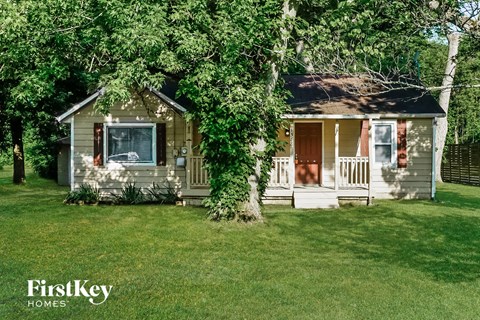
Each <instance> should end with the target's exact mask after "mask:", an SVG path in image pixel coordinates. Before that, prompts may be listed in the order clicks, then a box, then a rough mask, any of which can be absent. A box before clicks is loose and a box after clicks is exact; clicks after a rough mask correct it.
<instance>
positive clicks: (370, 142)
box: [368, 118, 374, 205]
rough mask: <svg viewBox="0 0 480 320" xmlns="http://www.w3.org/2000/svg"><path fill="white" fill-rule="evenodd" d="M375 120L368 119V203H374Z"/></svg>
mask: <svg viewBox="0 0 480 320" xmlns="http://www.w3.org/2000/svg"><path fill="white" fill-rule="evenodd" d="M372 130H373V121H372V119H371V118H370V119H368V205H371V204H372V176H373V173H372V171H373V156H372V155H373V152H374V151H373V140H372V137H373V134H372Z"/></svg>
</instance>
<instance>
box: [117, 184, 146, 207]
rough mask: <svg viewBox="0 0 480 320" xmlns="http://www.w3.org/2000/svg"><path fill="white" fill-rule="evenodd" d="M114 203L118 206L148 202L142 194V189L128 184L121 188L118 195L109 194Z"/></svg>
mask: <svg viewBox="0 0 480 320" xmlns="http://www.w3.org/2000/svg"><path fill="white" fill-rule="evenodd" d="M111 195H112V197H113V198H114V202H115V203H118V204H139V203H143V202H146V200H148V199H147V198H146V197H145V195H144V194H143V192H142V188H137V187H136V186H135V182H134V183H128V184H127V185H125V186H124V187H123V188H122V191H121V193H120V194H115V193H112V194H111Z"/></svg>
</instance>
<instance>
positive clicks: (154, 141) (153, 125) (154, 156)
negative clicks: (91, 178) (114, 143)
mask: <svg viewBox="0 0 480 320" xmlns="http://www.w3.org/2000/svg"><path fill="white" fill-rule="evenodd" d="M109 128H150V129H151V130H152V161H151V162H130V161H113V160H109V159H108V129H109ZM156 129H157V124H156V123H148V122H145V123H104V124H103V150H105V160H104V163H105V165H109V164H115V163H118V164H122V165H124V166H135V167H136V166H150V167H151V166H157V152H156V150H157V130H156Z"/></svg>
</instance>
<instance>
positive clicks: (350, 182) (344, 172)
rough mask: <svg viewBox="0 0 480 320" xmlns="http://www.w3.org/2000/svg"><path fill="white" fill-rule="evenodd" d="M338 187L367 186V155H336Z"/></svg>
mask: <svg viewBox="0 0 480 320" xmlns="http://www.w3.org/2000/svg"><path fill="white" fill-rule="evenodd" d="M338 161H339V163H340V174H339V177H338V178H339V187H340V188H368V183H369V181H368V180H369V178H368V177H369V165H368V157H338Z"/></svg>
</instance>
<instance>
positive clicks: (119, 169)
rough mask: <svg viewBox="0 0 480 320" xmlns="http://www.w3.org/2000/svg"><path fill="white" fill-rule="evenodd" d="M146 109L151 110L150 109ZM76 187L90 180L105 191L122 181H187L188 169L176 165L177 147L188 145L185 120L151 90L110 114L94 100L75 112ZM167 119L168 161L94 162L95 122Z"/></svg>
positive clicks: (148, 183)
mask: <svg viewBox="0 0 480 320" xmlns="http://www.w3.org/2000/svg"><path fill="white" fill-rule="evenodd" d="M147 109H148V110H149V111H147ZM74 119H75V121H74V124H73V125H74V130H75V135H74V137H75V138H74V139H75V141H74V145H75V155H74V168H75V172H74V187H75V188H78V187H79V186H80V185H81V184H82V183H88V184H91V185H94V186H96V187H98V188H101V189H102V192H103V193H109V192H118V191H119V190H120V189H121V188H122V186H123V185H125V184H126V183H129V182H135V183H136V186H137V187H144V188H146V187H149V186H151V185H152V183H153V182H157V183H161V182H163V181H165V179H168V180H169V181H171V182H172V185H175V186H176V187H177V188H181V187H182V186H185V185H186V182H185V169H184V168H176V167H175V158H174V156H173V152H174V149H177V150H178V149H180V148H181V147H182V146H185V120H184V119H183V118H182V117H181V116H179V115H178V114H176V113H175V112H173V110H171V109H170V108H168V107H167V106H166V105H164V104H163V103H162V102H161V101H160V100H159V99H158V98H157V97H156V96H154V95H152V94H151V93H149V92H146V93H144V94H143V99H142V98H140V97H139V96H136V95H134V96H133V97H132V99H131V100H129V101H127V102H125V103H118V104H116V105H114V106H113V107H112V108H111V109H110V114H109V115H108V116H103V115H101V114H100V113H98V112H96V111H95V110H94V107H93V104H91V105H89V106H87V107H85V108H83V109H82V110H81V111H80V112H78V113H77V114H76V115H75V116H74ZM152 122H154V123H166V131H167V132H166V133H167V165H166V166H162V167H160V166H135V165H131V164H119V163H110V164H105V165H104V166H98V167H95V166H93V125H94V123H152Z"/></svg>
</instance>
